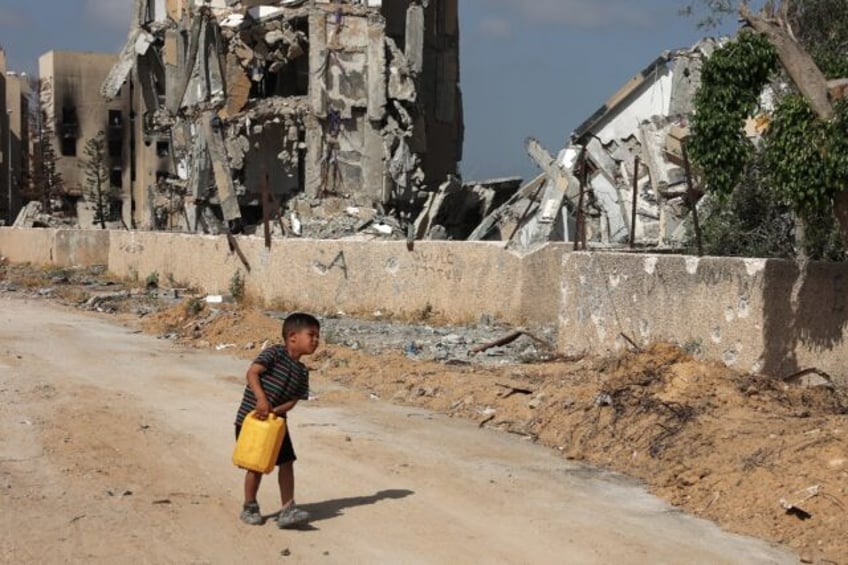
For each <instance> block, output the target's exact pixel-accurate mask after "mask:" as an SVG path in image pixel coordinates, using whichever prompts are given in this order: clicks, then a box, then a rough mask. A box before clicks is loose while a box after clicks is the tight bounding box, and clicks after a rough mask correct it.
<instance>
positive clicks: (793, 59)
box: [739, 2, 833, 121]
mask: <svg viewBox="0 0 848 565" xmlns="http://www.w3.org/2000/svg"><path fill="white" fill-rule="evenodd" d="M787 9H788V8H787ZM781 12H782V9H781ZM739 15H740V16H741V17H742V19H743V20H745V21H746V22H747V23H748V25H750V26H751V27H752V28H754V29H755V30H756V31H758V32H759V33H762V34H763V35H765V36H766V37H767V38H768V40H769V42H770V43H771V44H772V45H773V46H774V48H775V49H776V50H777V55H778V57H780V62H781V64H782V65H783V68H784V69H785V70H786V74H788V75H789V78H791V79H792V82H793V83H795V86H796V87H797V88H798V90H799V91H800V92H801V95H802V96H803V97H804V99H806V100H807V102H808V103H809V104H810V107H811V108H812V109H813V111H814V112H815V113H816V115H817V116H818V117H819V118H820V119H822V120H824V121H828V120H830V119H831V118H832V117H833V105H832V104H831V102H830V99H829V98H828V95H827V80H826V79H825V77H824V74H823V73H822V72H821V70H820V69H819V68H818V66H817V65H816V63H815V61H813V58H812V57H811V56H810V54H809V53H807V51H806V50H805V49H804V48H803V47H801V45H799V44H798V43H797V42H796V41H795V40H793V39H792V36H791V35H790V34H789V33H788V32H787V31H786V30H785V29H783V28H782V27H780V26H779V25H777V24H776V23H774V22H772V21H770V20H768V19H767V18H765V17H763V16H762V15H759V14H754V13H752V12H751V10H750V9H749V8H748V5H747V4H746V3H744V2H743V3H742V4H740V6H739Z"/></svg>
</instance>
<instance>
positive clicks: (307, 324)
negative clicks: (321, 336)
mask: <svg viewBox="0 0 848 565" xmlns="http://www.w3.org/2000/svg"><path fill="white" fill-rule="evenodd" d="M313 328H314V329H316V330H317V329H320V328H321V322H319V321H318V319H317V318H316V317H315V316H312V315H311V314H304V313H303V312H296V313H294V314H289V315H288V316H287V317H286V319H285V321H283V339H286V338H288V336H289V334H291V333H293V332H299V331H301V330H311V329H313Z"/></svg>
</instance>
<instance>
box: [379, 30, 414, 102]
mask: <svg viewBox="0 0 848 565" xmlns="http://www.w3.org/2000/svg"><path fill="white" fill-rule="evenodd" d="M386 46H387V47H388V48H389V63H388V65H389V98H394V99H395V100H400V101H403V102H416V100H417V89H416V87H415V78H414V77H413V76H412V73H411V72H410V70H409V63H408V62H407V60H406V56H405V55H404V54H403V52H402V51H401V50H400V49H398V46H397V44H396V43H395V42H394V41H393V40H392V39H391V38H387V39H386Z"/></svg>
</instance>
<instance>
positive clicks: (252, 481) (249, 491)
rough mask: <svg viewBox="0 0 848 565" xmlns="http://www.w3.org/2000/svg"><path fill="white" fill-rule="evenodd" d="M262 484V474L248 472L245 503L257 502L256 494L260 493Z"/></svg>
mask: <svg viewBox="0 0 848 565" xmlns="http://www.w3.org/2000/svg"><path fill="white" fill-rule="evenodd" d="M261 483H262V473H257V472H256V471H247V473H246V474H245V475H244V503H245V504H248V503H249V502H256V494H257V493H258V492H259V485H260V484H261Z"/></svg>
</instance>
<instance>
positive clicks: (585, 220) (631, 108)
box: [471, 39, 722, 248]
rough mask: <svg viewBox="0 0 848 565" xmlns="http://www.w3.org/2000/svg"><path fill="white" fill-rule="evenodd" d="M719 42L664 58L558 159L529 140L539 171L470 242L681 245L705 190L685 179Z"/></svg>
mask: <svg viewBox="0 0 848 565" xmlns="http://www.w3.org/2000/svg"><path fill="white" fill-rule="evenodd" d="M721 43H722V42H721V41H719V40H713V39H705V40H703V41H701V42H699V43H698V44H697V45H695V46H694V47H692V48H691V49H683V50H679V51H673V52H668V53H664V54H662V55H661V56H660V57H659V58H657V59H656V60H655V61H654V62H653V63H651V65H649V66H648V67H647V68H645V69H644V70H643V71H642V72H641V73H639V74H638V75H636V76H635V77H634V78H633V79H631V80H630V81H629V82H628V83H627V84H625V85H624V87H622V88H621V89H620V90H619V91H618V92H617V93H615V94H614V95H613V96H612V97H611V98H610V99H609V100H608V101H607V103H606V104H605V105H604V106H602V107H601V108H600V109H599V110H598V111H597V112H595V114H593V115H592V116H591V117H590V118H589V119H587V120H586V121H585V122H584V123H583V124H581V125H580V126H579V127H578V128H577V129H576V130H575V131H574V132H573V134H572V136H571V139H570V142H569V143H568V145H567V146H566V147H565V148H564V149H562V150H561V151H560V152H559V154H558V155H557V156H556V157H555V158H554V157H552V156H551V154H550V153H548V151H547V150H546V149H545V148H543V147H542V146H541V144H539V143H538V142H537V141H535V140H532V139H531V140H529V141H528V144H527V150H528V154H529V155H530V157H531V159H532V160H533V161H534V162H535V163H536V164H537V165H538V166H539V168H540V169H541V170H542V174H541V175H540V176H539V177H537V178H535V179H533V180H532V181H530V182H529V183H527V184H526V185H524V186H523V187H522V188H521V189H520V190H519V191H518V192H517V193H515V194H514V196H513V197H512V198H511V199H510V200H509V201H508V202H507V203H505V204H504V205H503V206H501V207H500V208H498V209H496V210H494V211H493V212H492V214H490V215H489V216H488V217H486V218H485V219H484V220H483V222H481V223H480V225H479V226H478V227H477V228H476V229H475V230H474V232H473V234H472V236H471V239H494V240H508V241H510V242H511V241H513V240H514V241H515V245H516V246H518V247H521V248H526V247H529V246H531V245H533V244H537V243H543V242H547V241H577V242H582V241H588V243H589V244H590V245H592V246H594V247H601V246H620V245H622V244H626V243H629V242H630V240H631V236H632V237H633V241H634V242H635V243H638V244H640V245H643V246H644V245H650V246H654V247H679V246H680V244H681V243H682V242H683V241H684V239H685V237H686V224H685V222H686V219H687V217H688V216H689V214H690V211H691V207H692V206H693V205H695V202H697V201H698V200H700V199H701V197H702V196H703V193H702V192H701V191H700V190H699V188H698V187H697V186H694V183H692V184H691V185H690V184H687V171H686V167H687V166H688V164H687V162H686V161H687V159H686V155H685V151H684V146H685V143H686V140H687V138H688V136H689V118H690V117H691V115H692V113H693V110H694V108H693V101H694V96H695V93H696V92H697V90H698V88H699V87H700V77H701V68H702V65H703V62H704V61H705V60H706V59H707V58H708V57H709V56H710V55H711V54H712V53H713V52H714V51H715V50H716V49H717V47H719V46H720V45H721ZM634 190H635V192H636V194H635V197H634ZM634 202H635V221H634ZM631 232H633V233H631Z"/></svg>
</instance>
